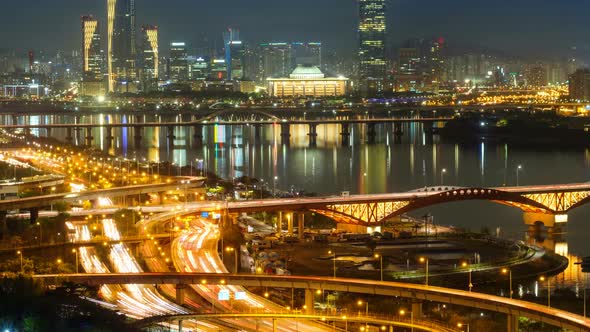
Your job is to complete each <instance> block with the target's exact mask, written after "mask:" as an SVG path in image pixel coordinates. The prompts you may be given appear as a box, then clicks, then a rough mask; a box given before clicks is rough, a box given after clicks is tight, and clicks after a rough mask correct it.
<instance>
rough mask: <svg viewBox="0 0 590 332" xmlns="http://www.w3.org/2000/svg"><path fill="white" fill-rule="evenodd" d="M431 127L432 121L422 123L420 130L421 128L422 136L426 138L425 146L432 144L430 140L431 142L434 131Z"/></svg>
mask: <svg viewBox="0 0 590 332" xmlns="http://www.w3.org/2000/svg"><path fill="white" fill-rule="evenodd" d="M432 127H433V123H432V121H427V122H424V123H422V128H423V130H424V134H425V136H426V144H432V143H433V142H432V140H433V138H432V136H433V134H434V129H433V128H432Z"/></svg>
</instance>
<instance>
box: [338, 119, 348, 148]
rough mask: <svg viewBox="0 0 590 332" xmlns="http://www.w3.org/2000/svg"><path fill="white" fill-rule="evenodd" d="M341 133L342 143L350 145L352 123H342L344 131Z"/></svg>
mask: <svg viewBox="0 0 590 332" xmlns="http://www.w3.org/2000/svg"><path fill="white" fill-rule="evenodd" d="M340 135H341V136H342V145H343V146H346V145H350V124H348V123H343V124H342V132H341V133H340Z"/></svg>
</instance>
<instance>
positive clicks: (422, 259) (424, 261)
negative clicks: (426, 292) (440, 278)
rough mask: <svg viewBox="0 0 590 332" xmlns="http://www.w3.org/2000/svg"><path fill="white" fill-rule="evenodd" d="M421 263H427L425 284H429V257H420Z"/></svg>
mask: <svg viewBox="0 0 590 332" xmlns="http://www.w3.org/2000/svg"><path fill="white" fill-rule="evenodd" d="M420 263H426V266H425V270H426V271H425V272H426V281H425V283H424V284H425V285H426V286H428V263H429V261H428V257H420Z"/></svg>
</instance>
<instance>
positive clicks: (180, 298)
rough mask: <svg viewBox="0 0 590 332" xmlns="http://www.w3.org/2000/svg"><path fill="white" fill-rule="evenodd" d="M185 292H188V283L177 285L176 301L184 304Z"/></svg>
mask: <svg viewBox="0 0 590 332" xmlns="http://www.w3.org/2000/svg"><path fill="white" fill-rule="evenodd" d="M185 293H186V285H185V284H178V285H176V303H177V304H179V305H184V296H185Z"/></svg>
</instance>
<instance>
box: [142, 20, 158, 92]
mask: <svg viewBox="0 0 590 332" xmlns="http://www.w3.org/2000/svg"><path fill="white" fill-rule="evenodd" d="M141 32H142V54H141V60H142V64H141V75H140V76H141V82H142V85H143V90H144V91H153V90H156V89H157V87H158V86H157V84H158V77H159V70H160V69H159V65H160V63H159V51H158V27H157V26H153V25H144V26H143V27H142V29H141Z"/></svg>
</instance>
